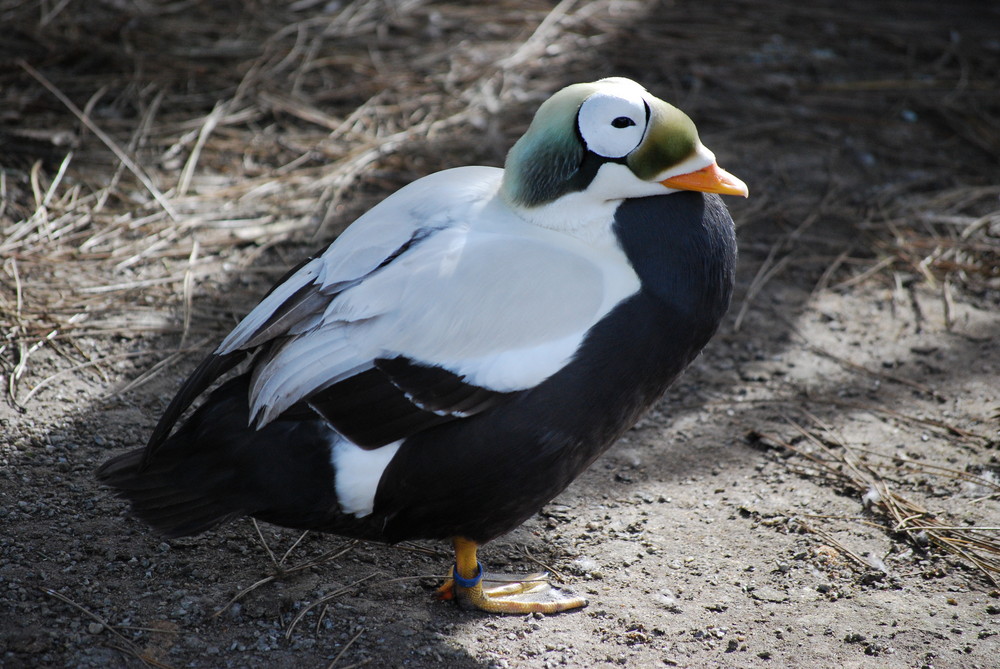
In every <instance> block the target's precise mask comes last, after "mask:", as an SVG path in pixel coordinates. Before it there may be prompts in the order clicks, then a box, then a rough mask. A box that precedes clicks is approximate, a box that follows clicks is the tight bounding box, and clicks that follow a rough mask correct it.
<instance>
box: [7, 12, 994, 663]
mask: <svg viewBox="0 0 1000 669" xmlns="http://www.w3.org/2000/svg"><path fill="white" fill-rule="evenodd" d="M792 4H793V3H779V2H750V1H749V0H743V1H741V0H733V1H730V2H714V1H713V2H701V3H688V2H662V3H653V2H614V1H608V2H593V3H584V2H580V3H576V2H569V1H568V0H564V2H561V3H559V4H558V5H555V4H553V3H545V2H529V1H527V0H525V1H520V2H515V1H513V0H512V1H509V2H501V3H496V4H494V5H491V6H489V8H486V9H483V8H480V9H472V8H470V7H466V6H465V4H464V3H434V2H403V3H380V2H357V3H343V4H342V3H329V4H324V3H320V2H316V3H310V2H298V3H277V2H274V3H268V2H258V3H235V2H234V3H183V2H182V3H176V4H174V5H170V6H169V7H167V6H166V5H164V6H163V7H161V8H159V9H158V10H155V9H153V8H150V7H145V6H140V5H134V6H133V5H131V4H129V3H111V2H108V3H92V4H91V5H88V4H87V3H37V4H36V3H25V2H0V23H3V25H4V26H5V31H8V37H7V38H4V41H5V42H6V44H5V45H3V46H0V56H2V58H0V62H2V63H3V65H2V67H0V98H3V99H4V100H5V104H4V108H3V110H2V111H0V142H2V143H3V144H2V147H0V148H2V150H0V164H2V167H3V172H2V174H3V177H4V178H3V181H2V182H0V186H2V188H0V195H2V196H3V207H2V209H0V268H2V272H0V325H2V326H3V328H4V332H3V337H2V338H0V379H2V381H3V385H4V387H5V388H7V389H8V390H9V391H10V392H9V393H8V395H9V396H8V397H7V398H6V401H2V402H0V427H2V430H3V431H2V434H0V665H2V666H4V667H32V666H38V667H88V666H94V667H137V666H155V667H182V666H190V667H337V668H339V669H347V668H348V667H357V666H362V665H366V666H371V667H415V668H416V667H440V666H447V667H470V668H471V667H498V668H499V667H532V668H535V667H537V668H542V667H545V668H549V667H557V666H570V667H581V666H587V667H589V666H629V667H662V666H680V667H786V666H788V667H793V666H794V667H968V668H970V669H971V668H973V667H979V668H982V669H986V668H988V667H996V666H1000V589H998V586H997V583H996V581H995V580H991V579H1000V571H998V569H1000V558H998V554H1000V553H998V552H997V545H998V543H1000V534H998V530H997V528H998V526H1000V419H998V410H1000V83H998V79H997V72H1000V39H998V36H1000V9H998V7H996V6H993V5H992V3H984V2H971V1H969V2H956V3H939V2H930V1H927V0H913V1H911V2H905V3H903V2H900V3H892V2H887V3H871V2H860V1H857V0H843V1H839V2H832V1H829V2H825V1H824V2H821V1H818V0H817V1H812V2H803V3H798V4H796V6H795V7H792V6H791V5H792ZM87 7H89V9H87ZM155 11H159V12H160V13H159V14H155ZM226 26H229V28H228V29H227V28H226ZM209 47H211V48H209ZM289 63H292V65H289ZM295 63H301V65H295ZM282 68H287V69H282ZM227 73H228V74H227ZM261 73H265V74H268V75H269V76H270V78H268V79H265V78H263V76H262V75H261ZM613 74H618V75H625V76H630V77H632V78H635V79H637V80H638V81H640V82H642V83H643V84H645V85H646V86H647V87H648V88H649V89H650V90H651V91H653V92H654V93H656V94H657V95H659V96H660V97H663V98H665V99H667V100H669V101H672V102H674V103H676V104H677V105H678V106H680V107H682V108H683V109H685V110H686V111H687V112H688V113H689V114H690V115H691V116H692V117H693V118H694V119H695V121H696V122H697V123H698V124H699V128H700V130H701V134H702V138H703V140H704V141H705V143H706V145H707V146H709V147H710V148H712V149H713V150H714V151H715V152H716V154H717V155H718V156H719V160H720V164H722V165H723V166H724V167H725V168H726V169H727V170H729V171H731V172H733V173H734V174H736V175H738V176H740V177H741V178H742V179H744V180H745V181H746V182H747V183H748V184H749V186H750V189H751V198H750V199H749V200H747V201H746V202H743V201H732V200H731V201H730V207H731V209H732V211H733V215H734V218H735V219H736V220H737V221H738V225H739V238H740V245H741V261H740V272H739V283H738V288H737V296H736V299H735V301H734V305H733V308H732V310H731V312H730V314H729V316H728V318H727V320H726V322H725V324H724V325H723V328H722V330H721V332H720V334H719V335H718V336H717V337H716V339H715V340H714V341H713V342H712V343H711V344H710V346H709V347H708V349H707V350H706V352H705V353H704V355H703V356H702V357H701V358H700V359H699V360H697V361H696V363H695V364H694V365H693V366H692V368H691V369H690V370H689V371H688V372H687V373H686V374H685V376H684V377H683V378H682V379H681V380H680V382H679V383H678V384H676V385H675V386H674V387H673V388H672V389H671V390H670V392H669V393H668V395H667V396H666V397H665V398H664V400H663V401H662V402H661V403H660V404H659V405H658V406H657V407H656V408H655V409H654V410H653V411H652V412H651V413H650V414H648V415H647V416H646V417H645V418H644V419H643V420H642V421H641V422H640V423H639V424H638V425H637V426H636V427H635V428H634V429H633V430H631V431H630V432H629V433H628V434H627V435H626V436H625V438H623V439H622V441H621V442H620V443H618V444H617V445H616V446H615V447H613V448H612V449H611V451H609V452H608V453H607V454H606V455H605V456H604V457H603V458H602V459H600V460H599V461H598V462H597V463H596V464H595V465H594V466H593V467H592V468H591V469H590V470H589V471H587V472H586V473H585V474H584V475H583V476H581V477H580V479H578V480H577V481H576V482H575V483H574V484H573V485H572V486H571V487H570V488H569V489H568V490H567V491H566V492H565V493H564V494H562V495H560V496H559V497H558V498H557V499H556V500H555V501H554V502H553V503H551V504H549V505H548V506H547V507H546V508H545V509H543V511H542V512H541V513H540V514H539V515H538V516H536V517H534V518H532V519H531V520H530V521H529V522H528V523H526V524H525V525H524V526H523V527H521V528H520V529H518V530H517V531H515V532H513V533H512V534H510V535H508V536H506V537H503V538H502V539H499V540H497V541H495V542H493V543H492V544H490V545H489V546H487V547H486V548H485V549H484V550H483V551H482V553H481V557H482V559H483V561H484V563H485V564H486V565H487V567H488V568H491V569H494V570H500V571H508V572H520V573H527V572H531V571H536V570H538V569H539V565H543V566H544V567H545V568H547V569H550V570H551V571H552V572H553V573H554V574H555V575H556V576H557V577H558V578H559V579H561V580H563V581H564V582H565V585H566V587H567V588H568V589H570V590H572V591H574V592H577V593H579V594H584V595H585V596H586V597H587V598H588V599H589V601H590V604H589V606H587V607H586V608H584V609H582V610H579V611H577V612H572V613H565V614H560V615H554V616H539V615H535V616H526V617H516V616H515V617H495V616H489V615H485V614H481V613H479V612H464V611H461V610H459V609H458V608H456V607H454V606H453V605H451V604H450V603H443V602H438V601H436V600H434V599H432V597H431V593H432V591H433V587H434V585H435V584H436V582H437V581H438V580H439V578H440V577H441V575H443V574H444V573H445V572H446V571H447V570H448V568H449V565H450V556H449V554H448V551H447V547H446V546H442V545H439V544H435V543H430V542H428V543H426V544H406V545H400V546H394V547H387V546H382V545H376V544H366V543H357V542H352V541H347V540H344V539H342V538H338V537H331V536H321V535H318V534H308V535H306V536H305V537H304V538H301V540H300V536H299V534H298V533H296V532H292V531H289V530H283V529H281V528H275V527H271V526H266V525H263V524H262V525H261V526H260V528H259V533H258V529H256V528H255V526H254V525H253V523H251V522H250V521H249V520H241V521H237V522H234V523H232V524H230V525H227V526H225V527H223V528H220V529H219V530H217V531H213V532H210V533H207V534H205V535H203V536H200V537H195V538H189V539H183V540H177V541H169V542H166V541H163V540H161V539H159V538H157V537H156V536H154V535H153V534H151V533H150V532H149V531H148V529H147V528H146V527H144V526H143V525H142V524H140V523H139V522H137V521H135V520H134V519H131V518H129V517H127V516H126V515H125V513H124V511H125V508H124V504H123V503H122V502H120V501H118V500H116V499H114V498H113V497H111V496H110V495H109V494H108V493H107V492H106V491H104V490H102V489H101V488H100V487H99V486H98V485H97V484H96V483H95V481H94V479H93V475H92V473H93V470H94V468H95V467H96V466H97V465H98V464H100V463H101V462H102V461H104V460H105V459H107V458H108V457H109V456H111V455H113V454H116V453H119V452H122V451H123V450H125V449H129V448H134V447H135V446H136V445H139V444H141V443H143V442H144V441H145V439H146V437H147V436H148V434H149V431H150V430H151V428H152V426H153V424H154V423H155V421H156V418H157V417H158V415H159V412H161V411H162V410H163V408H164V407H165V405H166V403H167V401H168V400H169V398H170V396H171V394H172V393H173V391H174V390H175V389H176V388H177V387H178V385H179V383H180V382H181V380H182V379H183V377H184V376H185V374H186V373H187V372H189V371H190V370H191V369H192V368H193V367H194V365H195V364H196V362H197V360H198V358H199V355H200V353H201V352H202V351H204V350H205V349H206V348H207V347H210V346H212V345H213V342H217V341H218V340H219V338H221V337H222V336H223V335H224V334H225V332H226V331H227V330H228V328H229V327H231V325H232V324H233V323H234V322H235V320H236V319H237V318H238V317H239V316H240V315H241V314H243V313H245V311H246V310H247V309H248V308H249V307H250V306H252V304H253V303H254V302H255V301H256V299H258V298H259V297H260V295H261V294H262V293H263V291H264V290H266V288H267V286H268V285H269V284H270V282H271V281H273V280H275V279H276V278H277V277H278V276H280V274H281V272H282V270H283V269H284V268H285V267H287V266H289V265H291V264H292V263H294V262H295V261H296V260H297V259H299V258H301V257H302V256H304V255H305V254H307V253H309V252H310V251H311V250H314V249H316V248H318V247H320V246H321V245H322V244H323V243H324V241H325V240H328V239H330V238H332V236H333V235H334V234H335V232H336V230H338V229H341V228H342V227H343V225H345V224H346V223H348V222H349V221H350V220H351V218H352V217H353V216H355V215H356V214H357V213H358V212H359V211H363V210H364V209H365V208H367V207H368V206H371V204H372V203H373V202H375V201H377V200H378V199H379V198H381V197H385V196H386V195H387V194H388V193H390V192H392V191H393V190H394V189H396V188H398V187H399V186H400V185H402V184H403V183H405V182H407V181H409V180H411V179H413V178H415V177H417V176H419V175H421V174H424V173H428V172H431V171H435V170H438V169H442V168H444V167H448V166H454V165H458V164H470V163H485V164H499V163H500V162H501V161H502V159H503V155H504V153H505V151H506V148H507V147H509V145H510V143H511V142H512V141H513V139H514V138H515V137H516V136H517V134H518V133H519V132H520V131H521V130H522V129H523V128H524V127H525V125H526V123H527V121H528V120H529V118H530V115H531V113H532V111H533V109H534V107H535V106H537V104H538V103H539V102H540V101H541V100H542V99H544V98H545V97H547V95H549V94H550V93H551V92H552V91H554V90H556V89H557V88H558V87H559V86H561V85H564V84H566V83H570V82H572V81H578V80H592V79H595V78H599V77H601V76H606V75H613ZM36 75H39V76H36ZM254 77H257V78H254ZM43 81H44V82H45V83H48V84H49V86H46V85H45V83H43ZM53 89H54V90H55V91H58V92H59V94H60V95H62V96H64V97H65V98H67V101H69V102H70V103H72V104H75V105H76V107H77V108H78V111H80V114H79V115H74V113H72V112H71V110H70V109H69V106H68V105H67V104H66V101H63V100H60V99H59V97H58V96H57V95H56V94H55V93H53ZM160 93H163V95H162V96H160V97H158V96H159V95H160ZM373 100H374V102H373ZM357 110H360V111H358V113H357V114H356V115H355V116H354V117H352V116H351V114H352V113H353V112H355V111H357ZM154 111H155V113H154ZM81 116H82V117H85V118H87V119H88V120H89V122H90V123H91V124H92V125H94V126H96V127H98V128H99V129H102V131H103V132H106V133H107V134H108V135H109V137H110V138H111V139H112V140H113V141H114V143H115V145H116V146H118V147H119V148H120V149H121V150H122V152H123V153H124V154H126V155H128V156H133V157H135V159H136V162H137V163H138V164H139V168H138V169H136V170H132V169H131V168H129V167H127V166H125V167H123V166H122V165H123V163H122V161H121V157H120V156H115V154H114V151H113V150H111V149H110V148H109V147H110V145H109V143H108V142H106V141H104V140H103V139H101V138H100V137H98V136H96V135H95V133H94V132H93V131H92V130H89V129H87V127H85V126H86V125H87V124H86V123H85V122H83V121H81ZM369 116H370V117H371V118H370V119H369ZM206 119H214V120H212V124H213V125H212V126H211V128H209V129H208V130H206V128H208V127H209V126H208V121H207V120H206ZM345 119H347V120H346V121H345ZM348 121H350V123H354V124H355V125H353V126H350V125H348V126H344V125H343V124H344V123H347V122H348ZM345 128H346V129H345ZM412 128H416V129H417V130H416V131H412V132H411V131H410V130H409V129H412ZM67 137H68V138H69V139H66V138H67ZM67 141H68V142H69V145H67V144H66V142H67ZM67 146H70V147H71V148H72V149H73V151H74V158H73V161H72V162H71V163H70V164H69V166H68V167H67V168H66V169H65V170H64V172H65V173H64V174H63V175H62V176H61V177H60V176H58V175H59V173H60V166H61V165H63V157H64V156H65V154H66V151H67V150H68V149H67ZM178 147H179V148H178ZM197 152H201V155H200V158H197V157H196V159H194V160H192V159H191V158H190V157H191V156H192V155H196V153H197ZM188 166H190V168H188ZM137 172H138V173H140V174H143V175H145V176H147V177H148V178H149V180H150V182H151V183H152V185H153V186H154V188H152V189H151V188H149V187H148V186H147V185H145V184H143V183H142V180H141V179H139V178H138V176H136V173H137ZM60 179H61V181H59V180H60ZM185 179H187V180H188V181H187V182H186V185H184V186H183V187H182V184H183V183H184V180H185ZM53 184H58V185H53ZM50 186H51V192H52V193H53V195H52V197H51V198H47V197H46V193H47V189H50ZM73 189H75V190H73ZM154 190H155V191H158V192H159V194H160V195H162V197H163V200H162V201H161V200H160V199H158V198H157V197H156V193H155V192H154ZM74 193H75V194H74ZM101 193H107V194H109V197H108V198H107V199H106V200H102V199H101V198H100V194H101ZM88 197H90V199H88ZM75 203H82V204H81V205H80V206H79V207H77V205H76V204H75ZM75 207H76V208H75ZM171 209H172V211H173V212H174V213H175V214H176V215H177V216H176V218H175V219H174V218H171V217H170V216H169V215H167V214H165V212H167V210H171ZM45 226H49V227H45ZM32 240H34V241H32ZM29 242H30V243H29ZM53 332H54V333H55V334H50V333H53ZM852 475H853V476H854V478H853V479H852ZM890 493H891V495H890ZM892 495H894V497H892V499H895V500H896V501H897V502H898V501H899V500H906V501H907V503H908V504H910V506H905V505H903V506H900V505H899V504H896V505H895V506H892V505H889V504H887V502H886V500H887V499H888V498H889V497H890V496H892ZM900 508H903V509H904V510H905V509H908V510H909V511H913V510H914V509H917V512H914V513H912V515H911V516H910V517H907V518H900V517H899V516H898V515H897V516H895V517H894V516H892V515H891V514H892V509H896V510H897V511H898V510H899V509H900ZM934 524H936V525H937V529H934V527H933V525H934ZM904 528H908V529H904ZM920 528H930V529H920ZM941 528H955V529H950V530H949V529H941ZM970 528H982V529H980V530H974V529H973V530H970ZM988 528H992V530H990V529H988ZM942 537H943V538H942ZM970 537H972V539H971V540H970ZM939 538H940V539H939ZM959 541H964V542H965V543H958V542H959ZM949 547H951V548H952V549H954V550H951V551H949V550H948V548H949ZM959 551H960V552H959ZM991 551H992V552H991ZM962 553H964V555H963V554H962ZM977 556H978V557H977ZM975 559H979V560H980V561H981V564H982V565H983V566H984V567H985V569H981V568H979V567H977V566H975V564H974V560H975ZM279 563H280V566H278V565H279ZM990 569H992V570H993V571H989V570H990ZM990 574H992V577H991V576H990ZM261 581H264V582H261ZM253 585H257V586H258V587H256V588H255V589H253V590H252V591H250V592H245V590H246V589H248V588H250V587H251V586H253Z"/></svg>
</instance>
